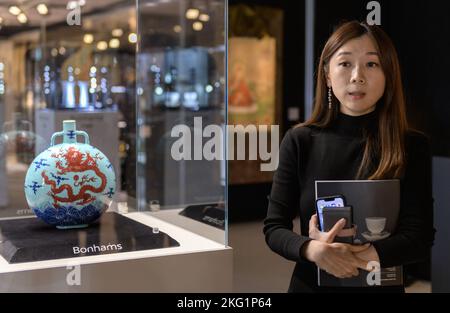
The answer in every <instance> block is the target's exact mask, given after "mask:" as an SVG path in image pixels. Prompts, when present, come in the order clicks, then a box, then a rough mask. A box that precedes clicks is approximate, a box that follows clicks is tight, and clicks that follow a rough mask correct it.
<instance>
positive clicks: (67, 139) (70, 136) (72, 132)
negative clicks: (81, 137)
mask: <svg viewBox="0 0 450 313" xmlns="http://www.w3.org/2000/svg"><path fill="white" fill-rule="evenodd" d="M76 131H77V125H76V121H73V120H67V121H63V132H64V139H63V143H75V142H77V135H76Z"/></svg>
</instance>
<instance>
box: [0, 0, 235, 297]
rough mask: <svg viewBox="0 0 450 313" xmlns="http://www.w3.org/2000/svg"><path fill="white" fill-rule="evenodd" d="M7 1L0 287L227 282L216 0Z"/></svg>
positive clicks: (1, 67) (0, 57)
mask: <svg viewBox="0 0 450 313" xmlns="http://www.w3.org/2000/svg"><path fill="white" fill-rule="evenodd" d="M13 2H14V1H13ZM10 5H12V4H10ZM10 5H9V6H10ZM9 6H6V5H1V4H0V17H1V18H2V19H1V21H2V22H1V23H2V27H1V28H0V38H1V39H0V123H1V125H2V128H1V134H0V290H1V291H31V292H39V291H58V292H61V291H75V292H86V291H113V292H115V291H144V292H145V291H148V292H150V291H151V292H170V291H176V292H195V291H231V279H232V272H231V269H232V250H231V248H230V247H228V245H227V189H226V186H227V167H226V161H225V155H226V149H225V142H226V140H225V133H224V132H223V131H222V130H224V129H225V127H224V126H225V125H226V100H225V99H226V98H225V97H226V92H225V91H226V79H225V75H226V61H225V58H226V44H225V38H226V27H225V25H226V23H225V20H226V19H225V17H226V3H225V1H223V0H221V1H219V0H202V1H184V0H139V1H134V0H125V1H123V0H121V1H118V0H103V1H99V2H91V1H47V2H46V7H47V11H46V13H45V10H44V11H42V10H43V8H42V7H41V8H40V10H38V9H37V7H35V6H30V5H28V6H27V5H23V4H22V3H20V1H17V8H18V9H19V10H20V11H21V13H20V14H24V15H25V16H26V17H27V18H28V20H27V22H26V23H22V22H20V21H19V19H18V18H17V17H16V16H14V15H12V14H11V13H10V7H9ZM44 13H45V14H44ZM77 14H79V15H80V16H79V17H80V19H79V22H80V23H79V25H78V24H77V23H76V21H77ZM71 19H73V20H71ZM74 23H75V24H74ZM188 152H189V153H188ZM190 152H192V155H190ZM211 155H212V157H211ZM211 277H214V279H211Z"/></svg>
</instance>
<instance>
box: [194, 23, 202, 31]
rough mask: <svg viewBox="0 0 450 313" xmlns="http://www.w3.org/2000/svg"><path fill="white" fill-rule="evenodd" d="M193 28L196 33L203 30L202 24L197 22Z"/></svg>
mask: <svg viewBox="0 0 450 313" xmlns="http://www.w3.org/2000/svg"><path fill="white" fill-rule="evenodd" d="M192 28H193V29H194V30H196V31H201V30H202V29H203V24H202V22H195V23H194V24H192Z"/></svg>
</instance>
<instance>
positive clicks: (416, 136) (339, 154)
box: [264, 111, 434, 292]
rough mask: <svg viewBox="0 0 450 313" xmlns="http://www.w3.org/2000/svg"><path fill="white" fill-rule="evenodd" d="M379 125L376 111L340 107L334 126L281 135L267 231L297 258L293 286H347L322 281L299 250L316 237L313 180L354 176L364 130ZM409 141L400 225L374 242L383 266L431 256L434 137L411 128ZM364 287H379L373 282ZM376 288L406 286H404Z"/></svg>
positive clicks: (278, 247) (270, 240) (275, 244)
mask: <svg viewBox="0 0 450 313" xmlns="http://www.w3.org/2000/svg"><path fill="white" fill-rule="evenodd" d="M377 127H378V126H377V113H376V111H374V112H372V113H368V114H366V115H363V116H357V117H354V116H348V115H344V114H342V113H339V114H338V117H337V119H336V121H335V122H334V125H333V126H332V127H329V128H317V127H296V128H292V129H290V130H289V131H288V132H287V133H286V135H285V137H284V139H283V140H282V142H281V146H280V152H279V165H278V169H277V171H276V173H275V175H274V178H273V184H272V191H271V194H270V198H269V208H268V212H267V217H266V219H265V221H264V234H265V237H266V242H267V244H268V245H269V247H270V248H271V249H272V250H273V251H274V252H276V253H278V254H279V255H281V256H283V257H285V258H286V259H288V260H292V261H295V262H297V264H296V267H295V270H294V273H293V275H292V280H291V283H290V287H289V291H292V292H303V291H305V292H308V291H343V290H342V288H341V289H339V290H333V288H331V289H330V288H324V287H318V286H317V269H316V266H315V264H314V263H312V262H309V261H307V260H305V259H304V258H303V257H302V256H301V255H300V249H301V247H302V246H303V244H305V243H306V242H307V241H309V240H311V239H310V238H309V237H308V228H309V227H308V224H309V220H310V218H311V215H313V214H314V213H315V191H314V182H315V181H316V180H352V179H355V178H356V175H357V171H358V168H359V165H360V163H361V160H362V156H363V153H364V145H365V138H366V137H365V136H366V134H367V133H368V132H371V131H376V130H377ZM405 146H406V169H405V173H404V175H403V177H402V178H401V179H400V185H401V200H400V203H401V208H400V214H399V221H398V226H397V229H396V231H395V232H394V234H393V235H392V236H391V237H389V238H387V239H383V240H380V241H377V242H375V243H374V247H375V249H376V251H377V253H378V255H379V257H380V262H381V266H382V267H390V266H396V265H405V264H409V263H414V262H417V261H420V260H422V259H424V258H427V257H428V256H429V253H430V247H431V246H432V244H433V240H434V228H433V215H432V214H433V200H432V188H431V154H430V149H429V143H428V140H427V138H426V137H425V136H424V135H422V134H420V133H418V132H413V131H409V132H408V133H407V135H406V138H405ZM297 215H300V229H301V234H300V235H299V234H297V233H294V232H293V231H292V229H293V223H292V221H293V219H294V218H295V217H296V216H297ZM343 288H344V289H346V290H350V289H347V288H345V287H343ZM361 289H364V290H360V291H369V290H368V289H370V291H374V288H364V287H363V288H361ZM376 289H377V291H381V289H383V290H384V291H400V292H401V291H402V290H404V289H403V287H376ZM352 291H355V290H353V288H352Z"/></svg>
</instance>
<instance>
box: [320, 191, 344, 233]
mask: <svg viewBox="0 0 450 313" xmlns="http://www.w3.org/2000/svg"><path fill="white" fill-rule="evenodd" d="M316 205H317V213H318V216H319V226H320V230H322V229H323V208H325V207H344V206H345V204H344V199H343V198H341V197H335V198H327V199H319V200H317V202H316Z"/></svg>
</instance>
